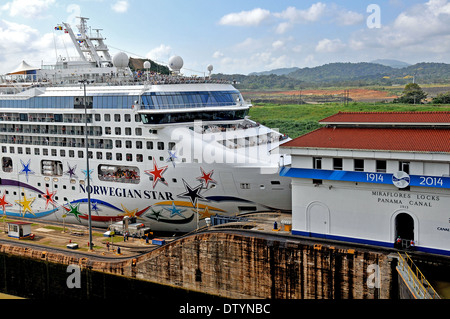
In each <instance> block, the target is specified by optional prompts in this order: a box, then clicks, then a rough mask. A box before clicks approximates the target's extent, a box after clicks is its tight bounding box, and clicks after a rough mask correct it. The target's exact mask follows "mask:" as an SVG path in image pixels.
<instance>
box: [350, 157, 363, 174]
mask: <svg viewBox="0 0 450 319" xmlns="http://www.w3.org/2000/svg"><path fill="white" fill-rule="evenodd" d="M353 165H354V170H355V171H356V172H364V160H363V159H354V160H353Z"/></svg>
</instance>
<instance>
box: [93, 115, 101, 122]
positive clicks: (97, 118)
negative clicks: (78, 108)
mask: <svg viewBox="0 0 450 319" xmlns="http://www.w3.org/2000/svg"><path fill="white" fill-rule="evenodd" d="M94 118H95V121H96V122H100V121H101V120H100V114H95V115H94Z"/></svg>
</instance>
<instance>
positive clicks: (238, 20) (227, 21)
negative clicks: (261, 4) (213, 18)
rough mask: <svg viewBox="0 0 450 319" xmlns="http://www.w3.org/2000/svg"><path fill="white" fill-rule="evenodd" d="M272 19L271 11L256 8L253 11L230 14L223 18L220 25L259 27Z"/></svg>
mask: <svg viewBox="0 0 450 319" xmlns="http://www.w3.org/2000/svg"><path fill="white" fill-rule="evenodd" d="M270 17H271V14H270V11H269V10H265V9H261V8H256V9H253V10H251V11H241V12H239V13H229V14H227V15H225V16H223V17H222V18H221V19H220V21H219V24H221V25H233V26H258V25H260V24H261V23H262V22H264V21H267V20H268V19H269V18H270Z"/></svg>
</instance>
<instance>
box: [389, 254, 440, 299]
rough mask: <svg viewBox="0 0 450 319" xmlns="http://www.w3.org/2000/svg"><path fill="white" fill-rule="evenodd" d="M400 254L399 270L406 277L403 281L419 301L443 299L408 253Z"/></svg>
mask: <svg viewBox="0 0 450 319" xmlns="http://www.w3.org/2000/svg"><path fill="white" fill-rule="evenodd" d="M404 254H405V257H403V256H402V254H401V253H398V256H399V264H398V266H397V268H398V269H399V271H400V272H401V273H402V274H403V275H404V276H402V277H403V279H404V280H405V281H407V282H406V284H408V285H409V286H410V288H411V289H412V292H413V293H414V295H415V296H416V297H417V298H419V299H441V297H440V296H439V295H438V293H437V292H436V290H434V288H433V287H432V286H431V284H430V283H429V282H428V280H427V279H426V278H425V276H424V275H423V274H422V272H421V271H420V270H419V268H418V267H417V266H416V264H414V262H413V261H412V259H411V257H409V255H408V254H407V253H404Z"/></svg>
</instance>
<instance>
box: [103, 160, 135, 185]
mask: <svg viewBox="0 0 450 319" xmlns="http://www.w3.org/2000/svg"><path fill="white" fill-rule="evenodd" d="M98 178H99V179H100V180H101V181H106V182H115V183H117V182H119V183H132V184H138V183H139V180H140V175H139V168H137V167H134V166H121V165H99V166H98Z"/></svg>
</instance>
